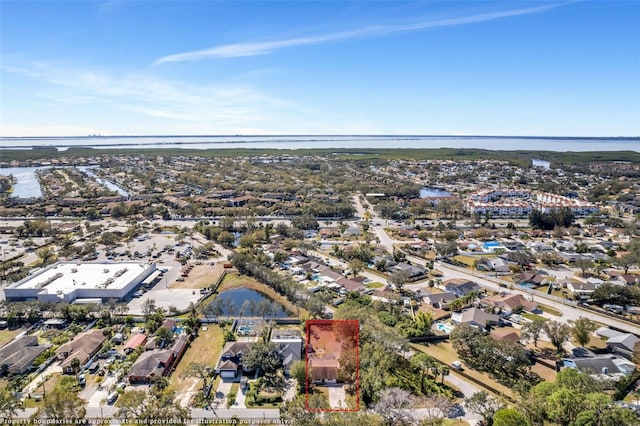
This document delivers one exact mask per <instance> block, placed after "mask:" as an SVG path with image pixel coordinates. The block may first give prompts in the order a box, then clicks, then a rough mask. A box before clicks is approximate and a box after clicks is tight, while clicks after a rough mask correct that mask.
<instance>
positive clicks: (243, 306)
mask: <svg viewBox="0 0 640 426" xmlns="http://www.w3.org/2000/svg"><path fill="white" fill-rule="evenodd" d="M218 308H219V310H218ZM216 310H218V313H219V316H224V317H226V316H230V317H239V316H242V317H251V316H254V317H263V316H264V317H267V318H274V317H275V318H286V317H288V316H289V313H288V312H287V311H285V309H284V307H283V306H282V305H280V304H279V303H278V302H276V301H274V300H271V299H270V298H269V297H267V296H265V295H264V294H262V293H260V292H258V291H255V290H251V289H248V288H234V289H232V290H227V291H223V292H222V293H220V294H219V295H218V297H216V299H215V300H214V301H213V302H211V303H210V304H209V306H207V308H206V309H205V312H206V313H207V314H210V315H213V316H217V315H216V314H214V313H215V312H216ZM241 311H242V312H241Z"/></svg>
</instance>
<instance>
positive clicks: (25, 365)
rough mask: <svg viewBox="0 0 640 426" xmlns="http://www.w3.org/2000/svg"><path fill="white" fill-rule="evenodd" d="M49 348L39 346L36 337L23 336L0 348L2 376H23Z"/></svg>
mask: <svg viewBox="0 0 640 426" xmlns="http://www.w3.org/2000/svg"><path fill="white" fill-rule="evenodd" d="M48 348H49V346H48V345H47V346H41V345H39V344H38V337H36V336H22V337H19V338H17V339H14V340H13V341H11V342H10V343H7V344H6V345H4V346H3V347H2V348H0V375H4V374H23V373H26V372H27V371H29V369H30V368H31V365H32V364H33V361H34V360H35V359H36V358H37V357H38V355H40V354H41V353H43V352H44V351H46V350H47V349H48Z"/></svg>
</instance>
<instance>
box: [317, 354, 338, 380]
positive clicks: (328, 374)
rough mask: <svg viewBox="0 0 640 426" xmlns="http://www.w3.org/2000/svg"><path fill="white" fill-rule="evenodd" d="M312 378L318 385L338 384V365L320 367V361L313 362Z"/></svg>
mask: <svg viewBox="0 0 640 426" xmlns="http://www.w3.org/2000/svg"><path fill="white" fill-rule="evenodd" d="M311 377H312V378H313V382H314V383H316V384H327V383H337V382H338V364H337V362H336V363H335V365H319V363H318V361H317V360H315V362H313V361H312V362H311Z"/></svg>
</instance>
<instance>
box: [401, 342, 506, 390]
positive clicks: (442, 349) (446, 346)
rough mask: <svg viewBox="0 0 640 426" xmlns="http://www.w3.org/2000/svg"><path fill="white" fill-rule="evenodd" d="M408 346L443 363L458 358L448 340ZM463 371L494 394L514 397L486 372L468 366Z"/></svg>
mask: <svg viewBox="0 0 640 426" xmlns="http://www.w3.org/2000/svg"><path fill="white" fill-rule="evenodd" d="M410 346H411V347H413V348H414V349H415V350H417V351H419V352H424V353H426V354H429V355H431V356H432V357H434V358H435V359H437V360H438V361H440V362H441V363H443V364H445V365H451V363H452V362H453V361H456V360H458V359H460V358H459V357H458V354H457V353H456V351H455V350H454V349H453V347H452V346H451V343H449V342H442V343H438V344H436V345H421V344H415V343H411V344H410ZM450 371H451V374H455V369H453V368H451V369H450ZM464 372H465V374H467V375H468V376H471V377H473V378H474V379H476V380H479V381H480V382H482V383H485V384H486V385H487V386H488V387H490V388H491V389H493V390H494V392H495V393H496V394H498V395H501V394H503V395H509V396H511V397H514V392H513V391H512V390H511V389H509V388H508V387H506V386H504V385H501V384H500V383H498V382H496V381H495V380H493V379H492V378H491V377H489V375H488V374H486V373H482V372H480V371H475V370H472V369H470V368H465V370H464ZM474 386H477V385H475V384H474Z"/></svg>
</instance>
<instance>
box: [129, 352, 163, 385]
mask: <svg viewBox="0 0 640 426" xmlns="http://www.w3.org/2000/svg"><path fill="white" fill-rule="evenodd" d="M173 359H174V354H173V351H172V350H171V349H163V350H154V351H148V352H144V353H142V354H141V355H140V356H139V357H138V359H137V360H136V362H135V363H134V364H133V365H132V366H131V368H130V369H129V374H128V376H127V377H128V379H129V383H149V382H151V381H152V380H153V378H154V377H162V376H164V375H165V374H166V372H167V371H168V370H169V368H170V367H171V364H172V362H173Z"/></svg>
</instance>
